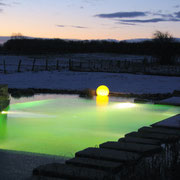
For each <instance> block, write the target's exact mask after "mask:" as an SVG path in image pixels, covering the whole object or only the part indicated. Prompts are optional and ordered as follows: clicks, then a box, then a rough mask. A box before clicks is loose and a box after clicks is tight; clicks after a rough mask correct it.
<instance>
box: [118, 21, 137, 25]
mask: <svg viewBox="0 0 180 180" xmlns="http://www.w3.org/2000/svg"><path fill="white" fill-rule="evenodd" d="M119 24H123V25H128V26H135V25H136V24H134V23H126V22H119Z"/></svg>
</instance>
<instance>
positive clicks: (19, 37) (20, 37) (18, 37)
mask: <svg viewBox="0 0 180 180" xmlns="http://www.w3.org/2000/svg"><path fill="white" fill-rule="evenodd" d="M11 39H25V36H23V35H22V34H21V33H12V35H11Z"/></svg>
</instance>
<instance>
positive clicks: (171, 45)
mask: <svg viewBox="0 0 180 180" xmlns="http://www.w3.org/2000/svg"><path fill="white" fill-rule="evenodd" d="M153 42H154V48H155V49H154V55H155V56H156V57H157V59H158V62H159V63H160V64H162V65H172V64H174V63H175V58H176V46H175V40H174V38H173V37H172V35H170V34H169V33H168V32H166V33H163V32H160V31H156V32H155V33H154V35H153Z"/></svg>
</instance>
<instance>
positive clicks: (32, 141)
mask: <svg viewBox="0 0 180 180" xmlns="http://www.w3.org/2000/svg"><path fill="white" fill-rule="evenodd" d="M123 101H124V102H123ZM127 101H128V102H129V103H126V102H127ZM131 101H132V99H131V100H130V99H129V100H127V99H121V98H110V99H109V102H107V101H106V100H104V101H99V100H98V102H97V101H96V99H84V98H79V97H78V96H76V95H36V96H34V97H31V98H20V99H13V98H11V104H10V106H9V108H8V109H7V110H6V111H5V112H3V113H0V149H8V150H17V151H25V152H35V153H44V154H53V155H60V156H66V157H72V156H74V153H75V152H77V151H79V150H82V149H84V148H87V147H97V146H98V145H99V144H100V143H103V142H105V141H117V140H118V139H119V138H120V137H123V136H124V134H126V133H129V132H131V131H134V130H137V129H138V128H140V127H142V126H148V125H150V124H153V123H155V122H158V121H160V120H163V119H165V118H168V117H170V116H173V115H175V114H177V113H179V112H180V108H179V107H175V106H167V105H153V104H134V103H132V102H131Z"/></svg>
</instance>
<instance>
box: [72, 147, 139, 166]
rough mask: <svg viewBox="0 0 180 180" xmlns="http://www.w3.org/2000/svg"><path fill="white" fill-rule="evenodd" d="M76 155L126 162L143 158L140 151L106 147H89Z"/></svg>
mask: <svg viewBox="0 0 180 180" xmlns="http://www.w3.org/2000/svg"><path fill="white" fill-rule="evenodd" d="M75 156H76V157H85V158H92V159H99V160H107V161H115V162H126V163H134V162H135V161H137V160H139V159H140V158H141V156H140V155H139V154H138V153H133V152H126V151H117V150H111V149H104V148H87V149H84V150H82V151H79V152H77V153H76V154H75Z"/></svg>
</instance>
